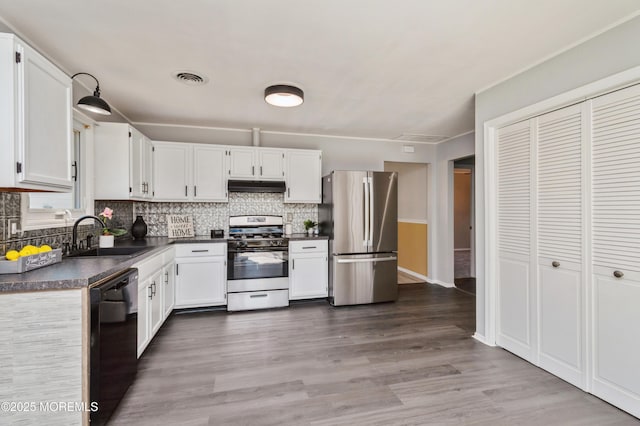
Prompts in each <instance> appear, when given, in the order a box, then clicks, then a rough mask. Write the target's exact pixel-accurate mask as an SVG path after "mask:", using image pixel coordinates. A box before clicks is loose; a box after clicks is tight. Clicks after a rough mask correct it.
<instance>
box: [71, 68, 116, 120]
mask: <svg viewBox="0 0 640 426" xmlns="http://www.w3.org/2000/svg"><path fill="white" fill-rule="evenodd" d="M78 75H88V76H89V77H91V78H93V79H94V80H95V81H96V89H95V90H94V91H93V96H85V97H84V98H82V99H80V100H79V101H78V108H82V109H84V110H87V111H91V112H95V113H96V114H101V115H111V107H110V106H109V104H108V103H106V102H105V101H104V99H102V98H101V97H100V82H99V81H98V79H97V78H95V77H94V76H93V75H91V74H89V73H87V72H79V73H76V74H74V75H72V76H71V79H72V80H73V79H74V78H75V77H76V76H78Z"/></svg>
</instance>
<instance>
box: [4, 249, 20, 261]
mask: <svg viewBox="0 0 640 426" xmlns="http://www.w3.org/2000/svg"><path fill="white" fill-rule="evenodd" d="M4 256H5V257H6V258H7V260H18V258H19V257H20V253H18V252H17V251H16V250H9V251H8V252H7V254H5V255H4Z"/></svg>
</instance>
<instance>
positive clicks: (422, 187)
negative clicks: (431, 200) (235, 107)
mask: <svg viewBox="0 0 640 426" xmlns="http://www.w3.org/2000/svg"><path fill="white" fill-rule="evenodd" d="M427 167H428V166H427V165H426V164H420V163H397V162H393V161H385V162H384V170H385V171H387V172H398V220H406V221H418V222H426V221H427V217H428V213H427V206H428V204H427V200H428V188H427Z"/></svg>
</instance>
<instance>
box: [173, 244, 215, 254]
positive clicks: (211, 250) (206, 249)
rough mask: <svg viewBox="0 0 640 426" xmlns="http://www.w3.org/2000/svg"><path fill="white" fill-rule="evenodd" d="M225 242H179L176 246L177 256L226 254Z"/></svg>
mask: <svg viewBox="0 0 640 426" xmlns="http://www.w3.org/2000/svg"><path fill="white" fill-rule="evenodd" d="M226 248H227V245H226V244H225V243H216V244H211V243H204V244H199V243H198V244H179V245H177V246H176V257H200V256H224V255H225V254H226Z"/></svg>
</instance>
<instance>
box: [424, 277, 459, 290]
mask: <svg viewBox="0 0 640 426" xmlns="http://www.w3.org/2000/svg"><path fill="white" fill-rule="evenodd" d="M427 282H429V283H430V284H438V285H440V286H442V287H447V288H453V287H455V286H456V285H455V284H454V283H446V282H444V281H440V280H434V279H433V278H427Z"/></svg>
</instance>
